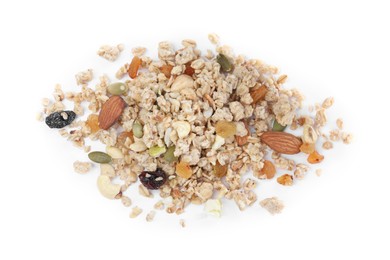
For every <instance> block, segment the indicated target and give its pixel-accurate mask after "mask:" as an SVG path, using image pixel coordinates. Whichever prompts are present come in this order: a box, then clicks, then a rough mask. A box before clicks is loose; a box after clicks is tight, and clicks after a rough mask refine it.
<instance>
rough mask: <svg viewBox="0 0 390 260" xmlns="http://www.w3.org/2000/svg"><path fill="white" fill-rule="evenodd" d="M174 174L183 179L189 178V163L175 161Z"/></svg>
mask: <svg viewBox="0 0 390 260" xmlns="http://www.w3.org/2000/svg"><path fill="white" fill-rule="evenodd" d="M176 174H177V175H178V176H180V177H182V178H184V179H189V178H190V177H191V176H192V169H191V166H190V164H189V163H187V162H179V163H177V164H176Z"/></svg>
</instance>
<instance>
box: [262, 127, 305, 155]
mask: <svg viewBox="0 0 390 260" xmlns="http://www.w3.org/2000/svg"><path fill="white" fill-rule="evenodd" d="M260 138H261V141H262V142H263V143H265V144H266V145H268V146H269V148H271V149H272V150H274V151H275V152H278V153H283V154H297V153H299V152H300V149H299V148H300V147H301V145H302V140H301V139H300V138H298V137H296V136H295V135H292V134H289V133H285V132H265V133H263V134H262V135H261V137H260Z"/></svg>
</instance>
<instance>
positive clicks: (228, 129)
mask: <svg viewBox="0 0 390 260" xmlns="http://www.w3.org/2000/svg"><path fill="white" fill-rule="evenodd" d="M215 132H216V133H217V135H219V136H221V137H223V138H229V137H231V136H233V135H235V134H236V132H237V128H236V124H235V123H233V122H229V121H225V120H221V121H218V122H217V123H216V124H215Z"/></svg>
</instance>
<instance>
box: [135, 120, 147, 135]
mask: <svg viewBox="0 0 390 260" xmlns="http://www.w3.org/2000/svg"><path fill="white" fill-rule="evenodd" d="M133 134H134V136H135V137H137V138H142V136H143V135H144V131H143V128H142V125H141V123H140V122H139V121H135V122H134V124H133Z"/></svg>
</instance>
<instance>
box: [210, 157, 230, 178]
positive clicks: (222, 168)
mask: <svg viewBox="0 0 390 260" xmlns="http://www.w3.org/2000/svg"><path fill="white" fill-rule="evenodd" d="M228 167H229V166H228V165H227V164H225V165H221V164H220V163H219V161H218V160H217V162H216V163H215V166H214V171H213V172H214V175H215V177H218V178H222V177H224V176H226V174H227V170H228Z"/></svg>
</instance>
